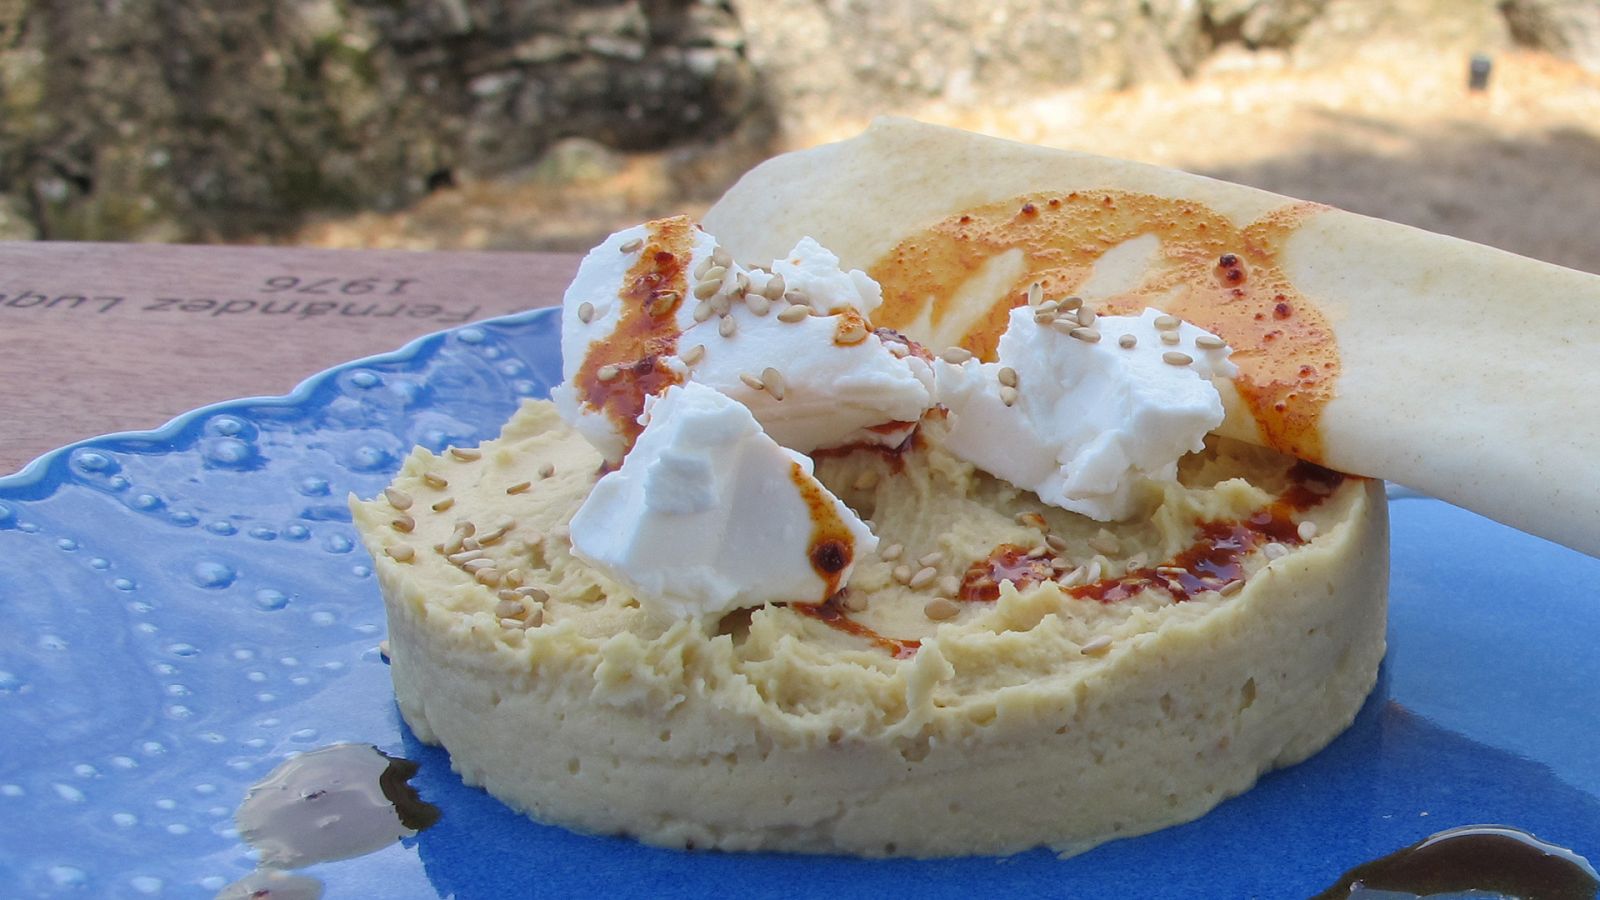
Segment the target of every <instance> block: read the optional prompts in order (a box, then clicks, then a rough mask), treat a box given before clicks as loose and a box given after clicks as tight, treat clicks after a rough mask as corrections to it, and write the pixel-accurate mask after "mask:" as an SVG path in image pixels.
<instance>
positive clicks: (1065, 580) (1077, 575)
mask: <svg viewBox="0 0 1600 900" xmlns="http://www.w3.org/2000/svg"><path fill="white" fill-rule="evenodd" d="M1088 577H1089V573H1088V571H1087V570H1086V569H1084V567H1083V566H1079V567H1077V568H1076V569H1073V570H1072V571H1071V572H1068V573H1067V574H1065V575H1063V576H1061V584H1062V586H1063V587H1076V586H1078V585H1080V584H1083V583H1084V581H1086V580H1087V579H1088Z"/></svg>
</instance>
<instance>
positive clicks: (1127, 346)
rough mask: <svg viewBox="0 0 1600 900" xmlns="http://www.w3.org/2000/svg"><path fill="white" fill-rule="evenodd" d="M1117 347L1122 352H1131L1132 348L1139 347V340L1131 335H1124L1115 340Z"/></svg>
mask: <svg viewBox="0 0 1600 900" xmlns="http://www.w3.org/2000/svg"><path fill="white" fill-rule="evenodd" d="M1117 346H1119V347H1121V348H1122V349H1124V350H1132V349H1133V348H1134V347H1137V346H1139V339H1138V338H1136V337H1134V336H1133V335H1131V334H1125V335H1123V336H1122V337H1119V338H1117Z"/></svg>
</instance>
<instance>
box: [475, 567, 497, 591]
mask: <svg viewBox="0 0 1600 900" xmlns="http://www.w3.org/2000/svg"><path fill="white" fill-rule="evenodd" d="M472 578H473V580H475V581H477V582H478V583H479V584H481V585H483V586H484V587H499V586H500V571H499V570H498V569H493V568H489V569H479V570H477V571H476V572H473V573H472Z"/></svg>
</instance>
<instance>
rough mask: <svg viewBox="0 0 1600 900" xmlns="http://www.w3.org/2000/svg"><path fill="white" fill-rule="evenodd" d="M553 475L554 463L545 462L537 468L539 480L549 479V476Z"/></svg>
mask: <svg viewBox="0 0 1600 900" xmlns="http://www.w3.org/2000/svg"><path fill="white" fill-rule="evenodd" d="M555 473H556V464H555V463H552V462H547V463H545V464H544V465H542V466H540V467H539V477H540V478H549V477H550V476H551V475H554V474H555Z"/></svg>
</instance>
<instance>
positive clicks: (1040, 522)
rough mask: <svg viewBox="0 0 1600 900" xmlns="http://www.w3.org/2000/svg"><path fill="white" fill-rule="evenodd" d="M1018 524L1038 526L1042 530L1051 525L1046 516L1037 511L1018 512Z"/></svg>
mask: <svg viewBox="0 0 1600 900" xmlns="http://www.w3.org/2000/svg"><path fill="white" fill-rule="evenodd" d="M1017 524H1018V525H1027V526H1030V527H1032V528H1037V529H1039V530H1040V531H1044V530H1045V529H1046V528H1047V527H1049V523H1047V522H1045V520H1044V516H1041V515H1039V514H1038V513H1036V512H1021V513H1017Z"/></svg>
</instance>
